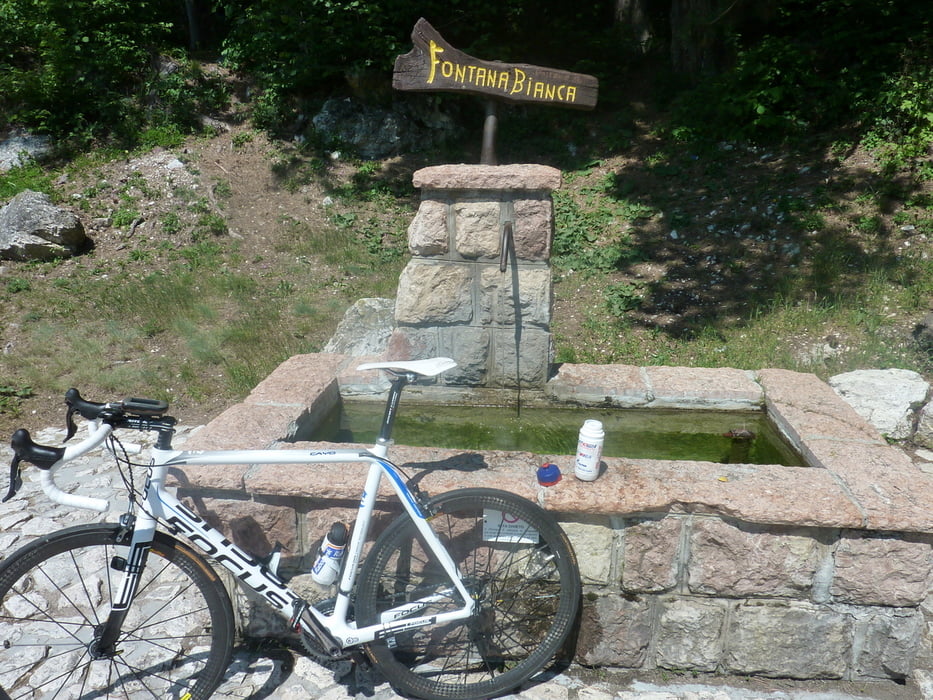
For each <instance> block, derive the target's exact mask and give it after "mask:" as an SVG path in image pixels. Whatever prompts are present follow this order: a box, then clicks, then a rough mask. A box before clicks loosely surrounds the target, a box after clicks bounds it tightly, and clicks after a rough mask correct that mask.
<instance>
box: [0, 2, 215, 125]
mask: <svg viewBox="0 0 933 700" xmlns="http://www.w3.org/2000/svg"><path fill="white" fill-rule="evenodd" d="M180 10H181V3H176V2H169V0H136V1H135V2H132V3H127V2H123V0H95V1H94V2H81V1H80V0H37V1H34V2H30V1H28V0H0V26H2V27H3V32H0V119H2V120H3V121H6V122H8V123H12V124H17V125H22V126H25V127H28V128H30V129H32V130H33V131H38V132H45V133H50V134H53V135H56V136H70V135H85V136H88V137H99V136H101V135H108V136H109V135H111V134H112V135H116V136H118V137H120V138H122V139H124V140H131V141H132V140H135V139H137V137H138V134H139V132H140V131H141V130H143V129H144V128H145V127H146V126H150V125H155V126H164V125H166V124H177V125H184V126H189V125H190V124H191V123H192V121H193V120H192V115H193V113H194V112H195V111H196V109H197V108H198V107H200V106H202V105H203V104H205V103H206V104H210V105H216V104H218V102H219V99H220V98H219V97H218V91H219V88H218V86H217V84H216V83H210V81H204V80H203V79H201V78H200V77H199V76H196V75H195V74H196V73H197V71H195V70H194V69H193V68H191V67H190V64H188V63H187V62H186V61H184V60H179V61H177V62H176V63H177V65H176V66H175V69H174V70H166V69H165V66H164V65H162V66H161V67H160V65H159V64H160V61H159V60H157V59H158V57H159V56H161V55H163V54H164V53H165V52H168V51H171V50H172V48H173V46H175V45H176V44H178V43H179V39H180V38H179V37H178V36H177V35H176V34H175V32H176V27H177V26H178V24H179V23H178V20H179V19H180V15H179V13H180Z"/></svg>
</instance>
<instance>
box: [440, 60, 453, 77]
mask: <svg viewBox="0 0 933 700" xmlns="http://www.w3.org/2000/svg"><path fill="white" fill-rule="evenodd" d="M453 74H454V64H453V63H451V62H450V61H444V62H443V63H441V75H443V76H444V77H445V78H449V77H450V76H452V75H453Z"/></svg>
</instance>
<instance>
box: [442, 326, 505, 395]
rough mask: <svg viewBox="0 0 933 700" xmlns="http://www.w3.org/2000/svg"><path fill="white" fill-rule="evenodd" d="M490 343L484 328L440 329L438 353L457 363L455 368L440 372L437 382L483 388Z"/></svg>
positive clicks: (487, 332) (460, 327) (455, 327)
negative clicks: (439, 379)
mask: <svg viewBox="0 0 933 700" xmlns="http://www.w3.org/2000/svg"><path fill="white" fill-rule="evenodd" d="M491 342H492V339H491V336H490V332H489V331H488V330H486V329H485V328H477V327H473V326H454V327H452V328H441V329H440V343H439V346H438V352H439V354H441V355H443V356H445V357H451V358H453V359H454V360H456V361H457V366H456V367H454V368H453V369H451V370H448V371H447V372H444V374H443V375H442V376H441V381H442V382H444V383H445V384H454V385H466V386H481V385H484V384H486V380H487V370H488V358H489V354H490V343H491Z"/></svg>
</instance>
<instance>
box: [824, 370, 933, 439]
mask: <svg viewBox="0 0 933 700" xmlns="http://www.w3.org/2000/svg"><path fill="white" fill-rule="evenodd" d="M829 385H830V386H831V387H832V388H833V389H834V390H835V391H836V393H837V394H839V396H841V397H842V398H843V400H845V401H846V403H848V404H849V405H850V406H852V408H853V409H855V412H856V413H858V414H859V415H860V416H862V418H864V419H865V420H867V421H868V422H869V423H871V424H872V425H873V426H874V427H875V428H877V430H878V432H880V433H881V434H882V435H884V436H886V437H888V438H891V439H894V440H904V439H906V438H909V437H910V436H911V432H912V431H913V425H914V414H915V412H916V411H917V409H918V408H920V407H921V406H923V405H924V404H925V403H926V401H927V397H928V395H929V393H930V385H929V384H928V383H927V382H926V381H925V380H924V379H923V377H921V376H920V375H919V374H917V373H916V372H912V371H910V370H906V369H864V370H856V371H854V372H846V373H844V374H837V375H836V376H835V377H830V379H829Z"/></svg>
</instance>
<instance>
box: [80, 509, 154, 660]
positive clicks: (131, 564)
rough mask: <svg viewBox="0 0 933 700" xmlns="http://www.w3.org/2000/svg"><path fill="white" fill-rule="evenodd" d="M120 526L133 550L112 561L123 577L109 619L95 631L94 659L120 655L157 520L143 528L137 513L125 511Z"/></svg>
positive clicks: (112, 565)
mask: <svg viewBox="0 0 933 700" xmlns="http://www.w3.org/2000/svg"><path fill="white" fill-rule="evenodd" d="M150 520H151V519H150ZM120 525H121V526H122V528H123V530H122V532H121V534H122V535H123V537H122V538H121V539H129V544H128V546H129V552H128V553H127V556H126V557H122V556H119V555H117V554H114V556H113V558H112V559H111V560H110V563H109V567H110V569H112V570H115V571H119V572H121V573H122V576H120V584H119V586H117V588H116V591H115V595H114V596H113V599H112V600H111V604H110V613H109V614H108V615H107V619H106V620H105V621H104V622H103V623H101V624H99V625H97V627H96V628H95V630H94V640H93V641H92V642H91V644H90V646H89V647H88V653H89V654H90V656H91V658H92V659H111V658H113V657H115V656H117V655H119V654H120V649H119V648H118V647H117V642H118V641H119V639H120V635H121V634H122V631H123V622H124V621H125V620H126V615H127V612H128V611H129V608H130V603H132V601H133V598H135V597H136V592H137V591H138V590H139V582H140V579H141V577H142V573H143V571H144V570H145V568H146V563H147V562H148V560H149V551H150V549H151V547H152V540H153V538H154V537H155V521H152V522H151V523H150V524H149V525H148V526H146V525H143V526H142V527H140V526H139V524H138V523H137V521H136V516H134V515H132V514H131V513H124V514H123V515H121V516H120Z"/></svg>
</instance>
